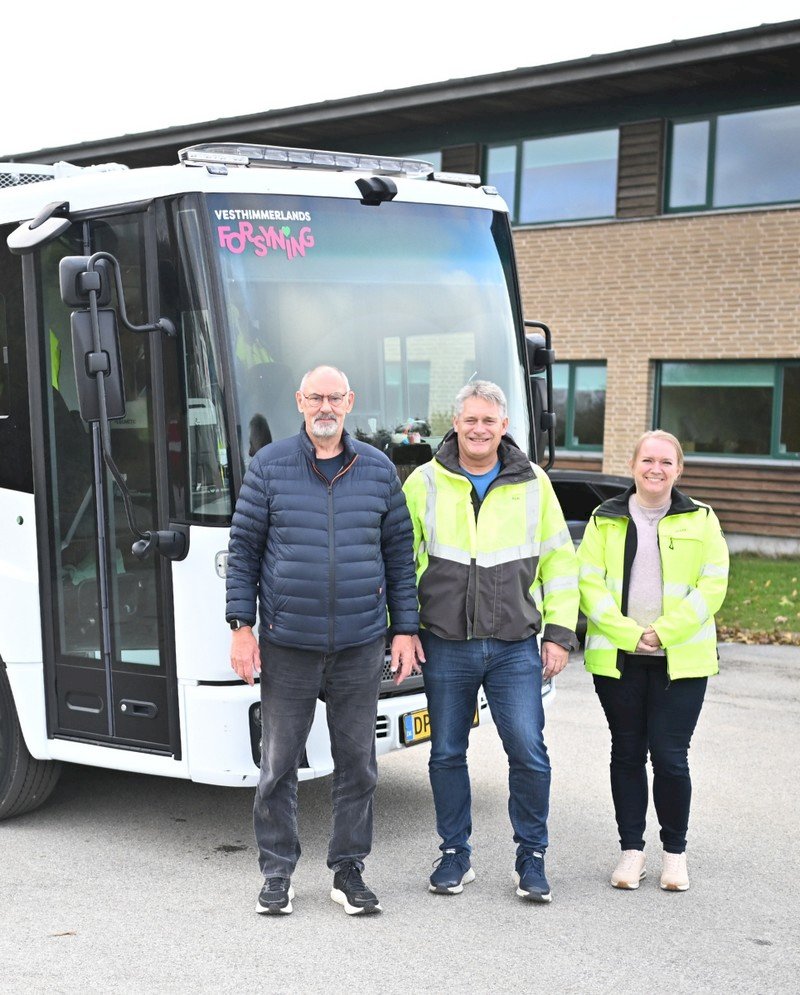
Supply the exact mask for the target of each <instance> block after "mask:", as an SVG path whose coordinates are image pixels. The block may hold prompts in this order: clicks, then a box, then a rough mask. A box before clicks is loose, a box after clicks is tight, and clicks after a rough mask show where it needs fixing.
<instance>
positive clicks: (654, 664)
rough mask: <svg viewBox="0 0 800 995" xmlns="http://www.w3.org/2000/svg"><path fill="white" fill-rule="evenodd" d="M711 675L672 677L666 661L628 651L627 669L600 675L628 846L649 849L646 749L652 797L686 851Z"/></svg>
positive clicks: (674, 848)
mask: <svg viewBox="0 0 800 995" xmlns="http://www.w3.org/2000/svg"><path fill="white" fill-rule="evenodd" d="M707 683H708V678H706V677H685V678H681V679H680V680H676V681H670V680H669V678H668V676H667V666H666V661H665V660H663V659H660V660H659V659H655V660H647V659H645V660H643V661H640V660H639V659H638V658H636V657H630V656H626V657H625V666H624V670H623V673H622V677H620V678H619V679H617V678H615V677H600V676H598V675H597V674H595V675H594V686H595V690H596V691H597V694H598V697H599V698H600V703H601V704H602V706H603V710H604V711H605V713H606V718H607V719H608V727H609V729H610V730H611V794H612V797H613V799H614V809H615V811H616V816H617V827H618V829H619V842H620V846H621V848H622V849H623V850H643V849H644V829H645V817H646V815H647V767H646V765H647V753H648V750H649V751H650V760H651V762H652V764H653V802H654V803H655V808H656V814H657V815H658V821H659V823H660V825H661V842H662V843H663V845H664V849H665V850H666V851H667V852H668V853H683V851H684V850H685V849H686V830H687V827H688V825H689V806H690V804H691V799H692V782H691V778H690V776H689V761H688V756H687V755H688V752H689V743H690V741H691V738H692V733H693V732H694V728H695V726H696V725H697V719H698V718H699V716H700V709H701V708H702V707H703V698H704V696H705V693H706V684H707Z"/></svg>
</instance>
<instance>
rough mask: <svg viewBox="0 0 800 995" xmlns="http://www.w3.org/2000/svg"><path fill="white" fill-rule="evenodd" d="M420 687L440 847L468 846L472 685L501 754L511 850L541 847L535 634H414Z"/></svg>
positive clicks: (543, 759)
mask: <svg viewBox="0 0 800 995" xmlns="http://www.w3.org/2000/svg"><path fill="white" fill-rule="evenodd" d="M420 638H421V639H422V644H423V647H424V649H425V657H426V662H425V665H424V667H423V675H424V678H425V691H426V693H427V696H428V708H429V711H430V718H431V757H430V761H429V764H428V770H429V773H430V779H431V788H432V789H433V802H434V806H435V808H436V831H437V832H438V834H439V836H441V838H442V843H441V846H440V849H441V850H449V849H458V850H466V851H467V852H471V847H470V844H469V838H470V835H471V833H472V804H471V803H472V798H471V792H470V782H469V771H468V769H467V747H468V745H469V731H470V727H471V725H472V719H473V716H474V714H475V706H476V703H477V698H478V691H479V689H480V687H481V685H483V689H484V691H485V693H486V699H487V701H488V703H489V708H490V709H491V712H492V718H493V719H494V723H495V725H496V727H497V731H498V733H499V734H500V739H501V740H502V743H503V748H504V749H505V751H506V755H507V756H508V792H509V798H508V814H509V817H510V819H511V825H512V827H513V829H514V842H515V843H516V844H517V855H520V854H523V853H530V852H531V851H533V850H537V851H540V852H542V853H543V852H544V850H545V849H546V847H547V813H548V808H549V804H550V760H549V758H548V756H547V748H546V747H545V745H544V735H543V733H544V707H543V705H542V661H541V657H540V656H539V648H538V646H537V643H536V638H535V636H531V637H530V638H529V639H524V640H521V641H520V642H506V641H504V640H501V639H470V640H467V641H460V640H450V639H440V638H439V637H438V636H435V635H434V634H433V633H432V632H429V631H428V630H422V631H421V632H420Z"/></svg>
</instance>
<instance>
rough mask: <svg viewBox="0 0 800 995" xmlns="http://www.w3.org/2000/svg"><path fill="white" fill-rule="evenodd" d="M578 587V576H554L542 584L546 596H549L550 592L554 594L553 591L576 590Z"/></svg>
mask: <svg viewBox="0 0 800 995" xmlns="http://www.w3.org/2000/svg"><path fill="white" fill-rule="evenodd" d="M577 589H578V578H577V577H554V578H553V579H552V580H547V581H545V582H544V584H543V585H542V591H543V592H544V596H545V597H547V595H548V594H552V593H553V591H576V590H577Z"/></svg>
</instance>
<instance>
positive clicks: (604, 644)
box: [586, 635, 617, 650]
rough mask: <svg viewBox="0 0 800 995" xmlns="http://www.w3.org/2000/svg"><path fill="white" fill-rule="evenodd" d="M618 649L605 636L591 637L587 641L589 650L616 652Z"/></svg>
mask: <svg viewBox="0 0 800 995" xmlns="http://www.w3.org/2000/svg"><path fill="white" fill-rule="evenodd" d="M616 648H617V647H616V646H615V645H614V644H613V643H612V642H611V640H610V639H606V637H605V636H598V635H594V636H589V638H588V639H587V640H586V649H587V650H615V649H616Z"/></svg>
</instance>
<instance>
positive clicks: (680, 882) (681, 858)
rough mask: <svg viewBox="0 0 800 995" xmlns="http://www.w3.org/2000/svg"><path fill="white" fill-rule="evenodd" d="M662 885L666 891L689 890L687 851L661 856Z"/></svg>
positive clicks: (665, 852) (665, 853)
mask: <svg viewBox="0 0 800 995" xmlns="http://www.w3.org/2000/svg"><path fill="white" fill-rule="evenodd" d="M661 887H662V888H663V889H664V891H688V889H689V872H688V870H687V869H686V853H685V852H684V853H667V851H666V850H665V851H664V853H663V855H662V857H661Z"/></svg>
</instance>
